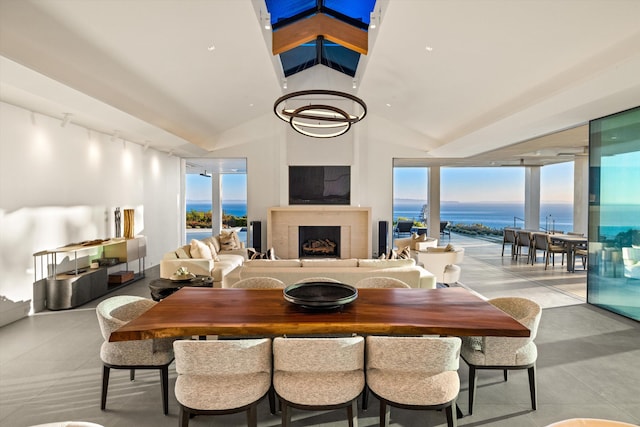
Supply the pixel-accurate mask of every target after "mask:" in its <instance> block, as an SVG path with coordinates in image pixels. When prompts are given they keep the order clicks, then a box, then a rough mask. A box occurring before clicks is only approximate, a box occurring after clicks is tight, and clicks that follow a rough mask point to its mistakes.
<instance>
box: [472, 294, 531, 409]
mask: <svg viewBox="0 0 640 427" xmlns="http://www.w3.org/2000/svg"><path fill="white" fill-rule="evenodd" d="M489 303H490V304H492V305H494V306H495V307H496V308H498V309H500V310H502V311H504V312H505V313H507V314H509V315H510V316H511V317H513V318H514V319H515V320H517V321H518V322H520V323H521V324H523V325H524V326H526V327H527V328H528V329H529V330H530V331H531V334H530V336H529V337H523V338H518V337H463V338H462V349H461V352H460V355H461V356H462V359H463V360H464V361H465V362H466V363H467V365H469V414H472V413H473V402H474V400H475V395H476V383H477V381H478V374H477V371H478V370H480V369H499V370H501V371H503V375H504V380H505V381H506V380H507V372H508V370H511V369H526V370H527V371H528V374H529V392H530V394H531V407H532V409H534V410H535V409H536V408H537V394H536V376H535V375H536V359H537V358H538V349H537V347H536V345H535V343H534V342H533V340H534V339H535V338H536V334H537V332H538V325H539V324H540V317H541V315H542V309H541V308H540V306H539V305H538V304H537V303H535V302H534V301H532V300H530V299H527V298H520V297H503V298H494V299H491V300H489Z"/></svg>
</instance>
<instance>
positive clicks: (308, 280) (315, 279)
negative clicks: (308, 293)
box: [296, 277, 341, 284]
mask: <svg viewBox="0 0 640 427" xmlns="http://www.w3.org/2000/svg"><path fill="white" fill-rule="evenodd" d="M313 282H326V283H341V282H340V281H339V280H336V279H332V278H330V277H305V278H304V279H300V280H298V281H296V284H297V283H313Z"/></svg>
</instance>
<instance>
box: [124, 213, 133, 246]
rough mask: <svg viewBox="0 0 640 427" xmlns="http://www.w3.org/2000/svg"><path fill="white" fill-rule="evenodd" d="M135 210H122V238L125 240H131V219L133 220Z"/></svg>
mask: <svg viewBox="0 0 640 427" xmlns="http://www.w3.org/2000/svg"><path fill="white" fill-rule="evenodd" d="M134 214H135V210H134V209H125V210H124V238H125V239H133V218H134Z"/></svg>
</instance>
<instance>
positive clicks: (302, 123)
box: [273, 89, 367, 138]
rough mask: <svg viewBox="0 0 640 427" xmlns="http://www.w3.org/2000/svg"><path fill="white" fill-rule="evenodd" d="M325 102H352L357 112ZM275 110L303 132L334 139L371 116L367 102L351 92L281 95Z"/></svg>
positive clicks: (315, 90) (326, 91)
mask: <svg viewBox="0 0 640 427" xmlns="http://www.w3.org/2000/svg"><path fill="white" fill-rule="evenodd" d="M315 101H318V102H317V103H316V102H315ZM322 102H334V103H349V104H351V106H352V107H353V108H354V111H353V113H349V112H347V111H345V110H346V109H345V108H340V107H336V106H335V105H328V104H323V103H322ZM287 103H289V104H290V106H289V107H288V106H287ZM273 112H274V113H275V114H276V116H278V117H279V118H280V119H282V120H284V121H285V122H287V123H289V124H290V125H291V127H292V128H293V129H294V130H295V131H296V132H299V133H301V134H302V135H306V136H310V137H312V138H333V137H336V136H340V135H343V134H345V133H347V132H348V131H349V129H351V125H352V124H354V123H358V122H359V121H360V120H362V119H363V118H364V116H366V115H367V104H365V103H364V101H363V100H362V99H360V98H358V97H357V96H354V95H351V94H349V93H345V92H339V91H335V90H324V89H312V90H302V91H298V92H291V93H289V94H287V95H283V96H281V97H280V98H278V99H276V102H275V103H274V104H273Z"/></svg>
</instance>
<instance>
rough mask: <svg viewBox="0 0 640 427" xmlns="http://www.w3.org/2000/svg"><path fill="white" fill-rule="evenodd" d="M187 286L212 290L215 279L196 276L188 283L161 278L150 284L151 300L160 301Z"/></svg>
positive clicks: (187, 281)
mask: <svg viewBox="0 0 640 427" xmlns="http://www.w3.org/2000/svg"><path fill="white" fill-rule="evenodd" d="M185 286H189V287H197V288H212V287H213V277H211V276H196V277H195V278H193V279H189V280H186V281H177V280H171V279H162V278H160V279H156V280H153V281H151V282H150V283H149V290H150V291H151V298H152V299H153V300H154V301H160V300H162V299H164V298H166V297H168V296H169V295H171V294H172V293H174V292H175V291H177V290H178V289H182V288H183V287H185Z"/></svg>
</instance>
